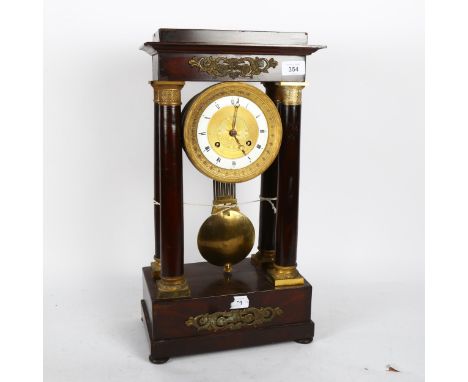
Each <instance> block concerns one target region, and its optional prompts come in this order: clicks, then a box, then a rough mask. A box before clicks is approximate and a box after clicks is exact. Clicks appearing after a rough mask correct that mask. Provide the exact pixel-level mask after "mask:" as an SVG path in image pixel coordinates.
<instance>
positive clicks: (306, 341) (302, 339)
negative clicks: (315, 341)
mask: <svg viewBox="0 0 468 382" xmlns="http://www.w3.org/2000/svg"><path fill="white" fill-rule="evenodd" d="M295 341H296V342H297V343H298V344H304V345H306V344H310V343H311V342H312V338H301V339H300V340H295Z"/></svg>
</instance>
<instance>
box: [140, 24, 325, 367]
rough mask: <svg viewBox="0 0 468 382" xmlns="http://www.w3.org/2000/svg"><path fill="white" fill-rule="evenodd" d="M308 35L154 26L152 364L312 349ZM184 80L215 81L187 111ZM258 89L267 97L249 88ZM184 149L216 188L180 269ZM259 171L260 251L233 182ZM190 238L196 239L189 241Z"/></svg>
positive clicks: (148, 321) (148, 282)
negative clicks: (306, 197)
mask: <svg viewBox="0 0 468 382" xmlns="http://www.w3.org/2000/svg"><path fill="white" fill-rule="evenodd" d="M321 48H324V46H319V45H308V44H307V34H306V33H289V32H256V31H216V30H196V29H159V31H158V32H157V33H156V34H155V36H154V39H153V41H151V42H147V43H145V44H144V45H143V47H142V50H144V51H146V52H147V53H149V54H150V55H151V56H152V60H153V80H152V81H150V83H151V85H152V87H153V89H154V117H155V119H154V120H155V129H154V159H155V161H154V164H155V166H154V184H155V187H154V218H155V254H154V259H153V262H152V263H151V266H148V267H144V268H143V280H144V282H143V299H142V300H141V307H142V320H143V322H144V323H145V326H146V332H147V334H148V339H149V344H150V357H149V358H150V361H152V362H153V363H164V362H166V361H167V360H168V359H169V358H170V357H173V356H178V355H187V354H196V353H202V352H209V351H217V350H225V349H233V348H238V347H244V346H254V345H262V344H267V343H273V342H281V341H291V340H292V341H296V342H299V343H309V342H311V341H312V339H313V335H314V323H313V321H311V318H310V313H311V299H312V287H311V285H310V284H309V283H308V282H307V280H305V279H304V278H303V277H302V276H301V274H300V273H299V271H298V269H297V261H296V260H297V254H296V251H297V239H298V237H297V232H298V207H299V168H300V167H299V160H300V119H301V104H302V99H301V92H302V89H303V88H304V87H305V85H306V83H305V74H306V71H305V68H306V57H307V56H308V55H310V54H312V53H314V52H316V51H317V50H319V49H321ZM186 81H203V82H215V84H214V85H211V86H208V87H207V88H206V89H205V90H203V91H202V92H200V93H199V94H195V95H193V97H192V98H191V99H190V100H189V101H188V102H187V104H186V105H185V107H184V108H183V109H182V107H181V105H182V102H181V90H182V88H183V86H184V84H185V82H186ZM256 82H257V83H261V84H262V85H263V87H264V88H265V92H264V91H262V90H260V89H259V88H258V87H256V86H253V84H252V83H256ZM183 152H185V154H186V156H187V157H188V159H189V160H190V162H191V163H192V164H193V166H194V167H195V168H196V169H197V170H198V171H199V172H200V173H201V174H200V176H205V177H208V178H210V179H212V182H213V199H212V200H213V202H212V205H211V211H210V213H209V214H208V216H207V218H206V220H205V221H204V223H203V224H202V225H201V227H200V229H199V232H198V236H197V238H196V241H197V245H198V250H199V252H200V254H201V256H202V257H203V258H204V259H205V260H206V262H198V263H194V264H184V232H183V226H184V221H183V207H184V199H183V174H182V160H183ZM258 176H261V189H260V198H259V199H258V202H259V208H260V213H259V228H258V250H257V251H254V252H256V253H254V254H252V255H251V257H250V259H249V258H247V256H248V255H249V254H251V252H252V249H253V246H254V243H255V236H256V235H255V228H254V225H253V224H252V222H251V221H250V219H249V218H248V217H247V216H246V215H245V214H243V213H242V212H241V209H240V207H241V203H239V202H238V201H237V198H236V184H237V183H241V182H247V181H249V180H251V179H253V178H255V177H258ZM193 240H195V238H193Z"/></svg>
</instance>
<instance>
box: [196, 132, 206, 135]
mask: <svg viewBox="0 0 468 382" xmlns="http://www.w3.org/2000/svg"><path fill="white" fill-rule="evenodd" d="M198 134H200V135H206V131H200V132H199V133H198Z"/></svg>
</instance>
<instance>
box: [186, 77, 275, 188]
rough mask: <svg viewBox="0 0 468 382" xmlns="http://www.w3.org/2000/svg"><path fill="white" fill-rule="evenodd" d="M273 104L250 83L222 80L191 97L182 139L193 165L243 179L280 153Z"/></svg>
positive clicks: (223, 177)
mask: <svg viewBox="0 0 468 382" xmlns="http://www.w3.org/2000/svg"><path fill="white" fill-rule="evenodd" d="M281 136H282V127H281V119H280V116H279V113H278V110H277V108H276V105H275V104H274V103H273V102H272V101H271V99H270V98H269V97H268V96H267V95H266V94H265V93H264V92H262V91H261V90H259V89H257V88H256V87H254V86H252V85H247V84H244V83H238V82H225V83H220V84H217V85H214V86H211V87H209V88H208V89H206V90H205V91H204V92H202V93H201V94H199V95H197V96H196V97H194V99H193V101H192V102H191V103H190V104H189V106H188V110H187V112H186V114H185V118H184V144H185V151H186V153H187V156H188V157H189V159H190V160H191V162H192V163H193V165H194V166H195V167H196V168H197V169H198V170H199V171H201V172H202V173H203V174H205V175H206V176H208V177H210V178H212V179H214V180H217V181H220V182H235V183H239V182H245V181H247V180H250V179H252V178H254V177H256V176H258V175H260V174H262V173H263V172H264V171H265V170H266V169H267V168H268V167H269V166H270V165H271V163H272V162H273V160H274V159H275V158H276V156H277V155H278V151H279V148H280V144H281Z"/></svg>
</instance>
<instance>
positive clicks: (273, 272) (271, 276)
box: [266, 264, 304, 287]
mask: <svg viewBox="0 0 468 382" xmlns="http://www.w3.org/2000/svg"><path fill="white" fill-rule="evenodd" d="M266 277H267V279H268V280H269V281H270V282H271V283H272V284H273V285H274V286H275V287H286V286H296V285H304V278H303V277H302V276H301V275H300V273H299V272H298V271H297V268H296V266H295V265H291V266H287V267H283V266H280V265H277V264H273V265H272V266H270V267H268V268H267V270H266Z"/></svg>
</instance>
